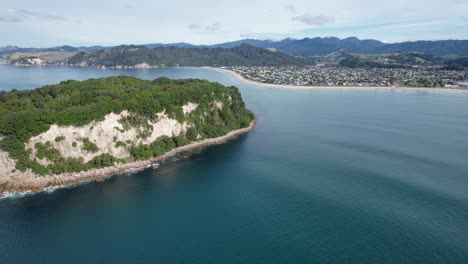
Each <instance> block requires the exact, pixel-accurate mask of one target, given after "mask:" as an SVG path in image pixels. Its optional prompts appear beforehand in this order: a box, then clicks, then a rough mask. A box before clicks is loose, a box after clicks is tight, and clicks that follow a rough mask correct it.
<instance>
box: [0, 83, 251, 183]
mask: <svg viewBox="0 0 468 264" xmlns="http://www.w3.org/2000/svg"><path fill="white" fill-rule="evenodd" d="M253 120H254V116H253V114H252V113H251V112H250V111H249V110H247V109H246V108H245V105H244V102H243V100H242V98H241V95H240V93H239V91H238V89H237V88H235V87H225V86H222V85H221V84H218V83H210V82H208V81H204V80H193V79H188V80H170V79H168V78H159V79H156V80H154V81H147V80H140V79H137V78H133V77H125V76H120V77H110V78H105V79H90V80H87V81H82V82H79V81H72V80H70V81H64V82H61V83H60V84H57V85H47V86H44V87H42V88H39V89H36V90H32V91H11V92H2V93H0V135H2V137H1V138H0V192H2V191H5V189H6V188H7V187H8V186H10V185H9V184H11V182H12V181H14V177H15V176H22V177H26V176H28V175H30V176H31V173H32V176H31V177H37V176H39V175H52V174H63V173H73V172H80V171H88V170H91V169H102V168H106V167H111V166H115V165H116V164H125V163H128V162H134V161H138V160H147V159H150V158H153V157H159V156H161V155H164V154H165V153H167V152H168V151H171V150H172V149H174V148H178V147H182V146H185V145H187V144H191V143H193V142H200V141H202V140H205V139H212V138H217V137H220V136H224V135H226V134H228V133H230V132H232V131H237V130H238V129H242V128H246V127H249V125H250V124H251V122H252V121H253ZM12 177H13V178H12Z"/></svg>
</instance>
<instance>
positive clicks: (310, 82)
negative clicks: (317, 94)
mask: <svg viewBox="0 0 468 264" xmlns="http://www.w3.org/2000/svg"><path fill="white" fill-rule="evenodd" d="M224 69H226V70H231V71H234V72H236V73H238V74H240V75H241V76H242V77H244V78H246V79H248V80H251V81H256V82H261V83H271V84H285V85H301V86H394V87H399V86H405V87H446V88H455V87H459V88H468V72H467V71H451V70H442V69H433V68H422V67H418V68H412V69H407V68H348V67H340V66H330V65H317V66H280V67H270V66H235V67H224Z"/></svg>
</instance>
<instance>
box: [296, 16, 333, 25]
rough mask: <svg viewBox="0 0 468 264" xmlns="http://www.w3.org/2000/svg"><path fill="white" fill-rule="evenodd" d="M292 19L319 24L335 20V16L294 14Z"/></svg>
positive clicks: (307, 23)
mask: <svg viewBox="0 0 468 264" xmlns="http://www.w3.org/2000/svg"><path fill="white" fill-rule="evenodd" d="M292 20H293V21H298V22H301V23H304V24H306V25H310V26H320V25H324V24H330V23H333V22H335V18H333V17H330V16H313V15H310V14H305V15H301V16H294V17H293V18H292Z"/></svg>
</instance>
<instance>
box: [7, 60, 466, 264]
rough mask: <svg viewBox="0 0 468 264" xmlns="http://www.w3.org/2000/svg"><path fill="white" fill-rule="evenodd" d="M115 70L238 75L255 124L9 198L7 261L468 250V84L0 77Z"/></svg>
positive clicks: (233, 259)
mask: <svg viewBox="0 0 468 264" xmlns="http://www.w3.org/2000/svg"><path fill="white" fill-rule="evenodd" d="M112 75H132V76H136V77H139V78H144V79H154V78H157V77H160V76H167V77H170V78H203V79H208V80H210V81H217V82H220V83H222V84H225V85H236V86H237V87H239V89H240V91H241V93H242V95H243V98H244V100H245V101H246V103H247V107H248V108H250V109H251V110H253V112H254V113H255V114H256V116H257V121H258V122H257V126H256V128H255V130H254V131H253V132H252V133H250V134H248V135H245V136H242V137H240V138H238V139H236V140H233V141H231V142H229V143H227V144H224V145H219V146H212V147H209V148H206V149H204V150H202V151H199V152H198V153H194V154H192V155H190V156H188V157H185V158H181V159H179V160H178V161H175V162H171V163H167V164H164V165H162V166H161V167H160V168H159V169H156V170H153V169H148V170H145V171H142V172H139V173H137V174H135V175H132V176H128V175H120V176H116V177H113V178H111V179H109V180H107V181H104V182H97V183H88V184H82V185H79V186H77V187H74V188H65V189H59V190H56V191H54V192H50V193H42V194H37V195H27V196H24V197H15V198H7V199H3V200H0V263H5V264H8V263H14V264H19V263H67V264H74V263H113V264H118V263H379V264H383V263H425V264H427V263H468V92H463V91H421V90H399V89H383V90H349V89H348V90H347V89H317V90H286V89H275V88H268V87H261V86H256V85H253V84H246V83H244V82H242V81H240V80H237V79H235V77H233V76H231V75H230V74H227V73H223V72H217V71H212V70H209V69H191V68H182V69H151V70H95V69H86V68H55V67H51V68H14V67H10V66H6V65H0V88H1V89H2V90H11V89H32V88H36V87H39V86H41V85H44V84H51V83H57V82H60V81H62V80H67V79H78V80H84V79H87V78H97V77H105V76H112Z"/></svg>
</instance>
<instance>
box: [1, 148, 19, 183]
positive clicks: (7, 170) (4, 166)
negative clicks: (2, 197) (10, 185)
mask: <svg viewBox="0 0 468 264" xmlns="http://www.w3.org/2000/svg"><path fill="white" fill-rule="evenodd" d="M14 171H15V161H14V160H12V159H11V158H10V157H9V155H8V153H7V152H4V151H2V150H0V179H1V178H2V177H6V176H10V175H13V174H14Z"/></svg>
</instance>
